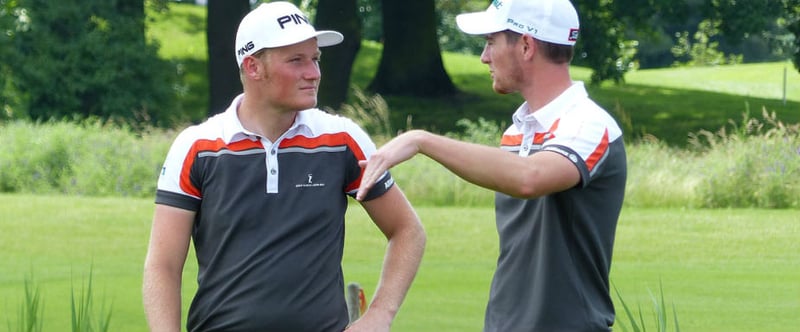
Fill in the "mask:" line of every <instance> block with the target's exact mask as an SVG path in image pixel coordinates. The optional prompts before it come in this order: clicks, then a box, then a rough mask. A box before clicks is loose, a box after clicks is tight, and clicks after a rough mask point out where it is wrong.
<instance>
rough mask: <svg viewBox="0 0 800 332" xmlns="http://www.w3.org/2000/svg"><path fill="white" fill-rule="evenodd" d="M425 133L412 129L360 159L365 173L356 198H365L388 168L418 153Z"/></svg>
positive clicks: (360, 164)
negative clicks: (369, 155)
mask: <svg viewBox="0 0 800 332" xmlns="http://www.w3.org/2000/svg"><path fill="white" fill-rule="evenodd" d="M425 134H426V132H424V131H422V130H412V131H409V132H405V133H403V134H400V135H399V136H397V137H395V138H394V139H392V140H391V141H389V143H386V144H385V145H384V146H382V147H381V148H380V149H378V151H375V153H374V154H372V156H371V157H370V158H369V160H361V161H359V162H358V164H359V166H361V167H363V168H364V175H363V176H362V178H361V186H360V187H359V188H358V193H356V199H357V200H359V201H360V200H362V199H364V197H366V195H367V193H368V192H369V190H370V189H371V188H372V186H374V185H375V182H376V181H378V179H380V177H381V176H383V174H384V173H385V172H386V171H387V170H389V169H390V168H392V167H394V166H395V165H397V164H399V163H401V162H404V161H406V160H408V159H411V157H413V156H414V155H416V154H417V153H418V152H419V139H421V138H422V136H423V135H425Z"/></svg>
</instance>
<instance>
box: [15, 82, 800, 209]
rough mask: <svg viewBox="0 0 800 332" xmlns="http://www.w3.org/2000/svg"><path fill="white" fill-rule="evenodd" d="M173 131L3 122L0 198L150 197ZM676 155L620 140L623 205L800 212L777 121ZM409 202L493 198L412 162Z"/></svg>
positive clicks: (376, 127) (728, 130)
mask: <svg viewBox="0 0 800 332" xmlns="http://www.w3.org/2000/svg"><path fill="white" fill-rule="evenodd" d="M359 96H360V97H359V100H357V101H356V102H355V103H354V104H352V105H348V106H345V107H344V108H343V109H342V111H341V112H340V113H342V114H344V115H346V116H348V117H351V118H353V119H355V120H356V121H357V122H359V123H360V124H361V125H362V126H363V127H364V128H367V130H368V132H370V134H372V135H373V137H374V139H375V141H376V143H377V144H378V145H381V144H383V143H385V142H386V141H388V139H390V138H391V137H392V136H393V135H395V134H396V132H394V131H393V128H391V126H390V125H389V124H388V119H389V116H390V113H389V109H388V107H387V106H386V103H385V102H383V101H382V98H380V96H377V95H376V96H366V95H364V94H363V93H362V94H360V95H359ZM458 125H459V126H460V127H462V128H463V131H461V133H458V134H456V133H449V134H448V135H450V136H453V137H456V138H458V139H462V140H466V141H471V142H475V143H479V144H485V145H489V146H497V144H498V140H499V137H500V135H501V133H502V130H503V129H504V127H505V124H497V123H494V122H491V121H486V120H484V119H477V120H469V119H462V120H459V121H458ZM174 135H175V132H173V131H169V130H158V129H145V130H140V131H134V130H132V129H130V128H128V127H124V126H118V125H112V124H105V123H101V122H98V121H84V122H81V123H72V122H47V123H30V122H21V121H17V122H7V123H0V142H1V143H2V144H0V192H20V193H44V194H73V195H88V196H133V197H149V196H151V195H152V194H153V193H154V191H155V186H156V179H157V177H158V172H159V170H160V168H161V163H162V162H163V160H164V157H165V155H166V152H167V150H168V149H169V146H170V144H171V142H172V140H173V137H174ZM689 143H690V146H689V148H686V149H677V148H674V147H670V146H667V145H666V144H664V143H663V142H661V141H659V140H658V139H656V138H652V137H645V138H644V139H642V140H639V141H635V142H627V143H626V144H627V151H628V183H627V188H626V195H625V203H624V204H625V206H628V207H667V208H682V209H692V208H736V207H749V208H794V209H797V208H800V125H797V124H794V125H787V124H783V123H781V122H780V121H777V120H776V119H775V114H774V113H772V114H770V113H768V112H767V111H766V110H764V111H763V112H762V119H754V118H751V117H750V116H749V115H748V113H747V112H745V113H744V115H743V119H742V120H741V122H734V121H730V123H729V125H728V126H724V127H721V128H719V129H718V130H717V131H715V132H711V131H700V132H698V133H694V134H692V135H690V138H689ZM392 173H393V175H394V176H395V178H396V180H397V182H398V183H399V184H400V186H401V187H402V188H403V190H404V191H405V192H406V194H407V195H408V196H409V198H410V199H411V201H412V203H414V204H418V205H429V206H453V205H455V206H491V205H492V203H493V200H494V195H493V193H492V192H491V191H489V190H486V189H483V188H480V187H477V186H474V185H472V184H469V183H467V182H466V181H464V180H462V179H461V178H459V177H457V176H455V175H454V174H452V173H451V172H449V171H448V170H446V169H445V168H444V167H442V166H441V165H439V164H437V163H436V162H434V161H432V160H430V159H428V158H426V157H424V156H417V157H415V158H413V159H411V160H409V161H407V162H405V163H402V164H400V165H398V166H397V167H395V168H394V169H393V170H392Z"/></svg>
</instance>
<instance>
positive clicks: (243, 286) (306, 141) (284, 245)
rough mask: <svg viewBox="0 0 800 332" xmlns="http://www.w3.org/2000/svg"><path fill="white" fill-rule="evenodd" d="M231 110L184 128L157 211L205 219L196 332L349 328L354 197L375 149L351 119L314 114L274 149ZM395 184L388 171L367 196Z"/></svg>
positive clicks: (195, 234) (300, 119) (197, 233)
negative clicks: (347, 221)
mask: <svg viewBox="0 0 800 332" xmlns="http://www.w3.org/2000/svg"><path fill="white" fill-rule="evenodd" d="M241 99H242V96H241V95H240V96H238V97H237V98H236V99H235V100H234V101H233V103H232V104H231V106H229V107H228V109H227V110H226V111H225V112H224V113H221V114H218V115H215V116H214V117H211V118H209V119H208V120H207V121H206V122H204V123H202V124H199V125H195V126H191V127H189V128H187V129H185V130H184V131H183V132H181V133H180V134H179V135H178V137H177V138H176V139H175V141H174V142H173V144H172V146H171V148H170V150H169V152H168V154H167V157H166V161H165V163H164V167H163V169H162V172H161V175H160V177H159V180H158V190H157V193H156V199H155V201H156V203H157V204H165V205H170V206H174V207H178V208H181V209H186V210H191V211H195V212H197V214H196V217H195V221H194V226H193V230H192V240H193V242H194V247H195V251H196V256H197V263H198V275H197V284H198V288H197V293H196V294H195V296H194V299H193V300H192V303H191V306H190V308H189V313H188V319H187V329H188V330H189V331H342V330H344V328H345V327H346V325H347V324H348V315H347V307H346V304H345V299H344V281H343V275H342V269H341V261H342V254H343V247H344V231H345V229H344V214H345V211H346V209H347V196H348V195H350V196H353V195H355V193H356V191H357V189H358V187H359V185H360V180H361V175H362V169H361V168H360V167H359V166H358V161H359V160H363V159H366V158H368V157H369V156H370V155H371V154H372V153H373V152H374V151H375V145H374V143H373V142H372V141H371V140H370V139H369V137H368V135H367V134H366V133H365V132H364V131H363V130H362V129H361V128H359V127H358V126H357V125H356V124H355V123H353V122H352V121H350V120H348V119H346V118H343V117H340V116H336V115H332V114H328V113H325V112H323V111H320V110H318V109H309V110H304V111H301V112H298V113H297V117H296V119H295V122H294V124H293V125H292V127H291V128H290V129H289V130H288V131H287V132H286V133H285V134H283V135H282V136H281V137H280V138H278V139H277V140H276V141H275V142H270V141H269V140H267V139H266V138H263V137H259V136H258V135H255V134H253V133H251V132H248V131H247V130H245V129H244V128H243V127H242V124H241V122H240V121H239V119H238V117H237V109H238V105H239V103H240V102H241ZM392 184H393V180H392V178H391V175H389V173H388V172H387V173H385V174H384V176H383V177H382V178H381V179H380V181H379V182H378V183H377V184H376V185H375V186H374V189H373V190H371V191H370V192H369V195H368V197H367V199H373V198H375V197H378V196H380V195H382V194H383V193H385V192H386V191H387V190H388V189H389V188H390V187H391V186H392Z"/></svg>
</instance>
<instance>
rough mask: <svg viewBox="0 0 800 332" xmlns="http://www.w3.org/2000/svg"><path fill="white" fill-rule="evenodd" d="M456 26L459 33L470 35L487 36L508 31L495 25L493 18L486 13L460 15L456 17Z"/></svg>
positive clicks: (499, 25)
mask: <svg viewBox="0 0 800 332" xmlns="http://www.w3.org/2000/svg"><path fill="white" fill-rule="evenodd" d="M456 24H457V25H458V28H459V29H461V31H463V32H464V33H468V34H471V35H488V34H490V33H494V32H498V31H503V30H506V29H508V28H507V27H506V26H504V25H502V24H499V23H497V21H496V20H495V16H494V15H493V14H492V13H488V12H477V13H466V14H460V15H458V16H456Z"/></svg>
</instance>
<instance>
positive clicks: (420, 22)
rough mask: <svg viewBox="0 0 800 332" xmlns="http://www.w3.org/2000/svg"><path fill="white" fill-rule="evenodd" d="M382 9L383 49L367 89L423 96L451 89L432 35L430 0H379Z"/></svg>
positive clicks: (454, 89) (447, 92)
mask: <svg viewBox="0 0 800 332" xmlns="http://www.w3.org/2000/svg"><path fill="white" fill-rule="evenodd" d="M382 10H383V33H384V43H383V53H382V54H381V61H380V64H379V65H378V71H377V73H376V74H375V77H374V78H373V81H372V83H370V85H369V87H368V89H369V90H371V91H373V92H377V93H381V94H401V95H415V96H425V97H434V96H446V95H451V94H453V93H455V92H456V88H455V85H453V82H452V81H451V80H450V77H449V76H448V75H447V72H446V71H445V69H444V64H443V62H442V56H441V51H440V49H439V43H438V40H437V37H436V11H435V6H434V0H415V1H404V0H382ZM409 22H413V24H409Z"/></svg>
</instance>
